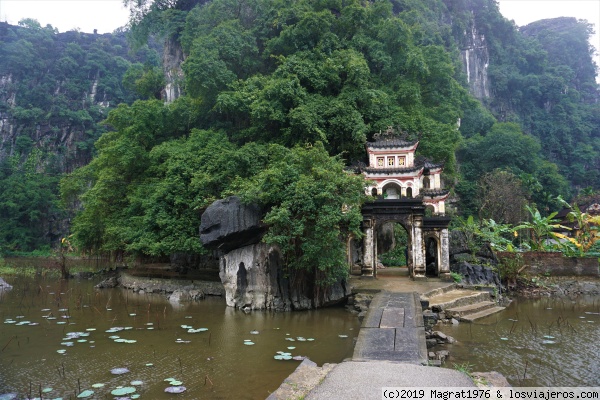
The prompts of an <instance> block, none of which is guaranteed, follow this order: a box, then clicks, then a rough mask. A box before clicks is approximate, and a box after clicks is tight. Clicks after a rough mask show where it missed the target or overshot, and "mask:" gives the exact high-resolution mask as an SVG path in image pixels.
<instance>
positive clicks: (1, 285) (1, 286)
mask: <svg viewBox="0 0 600 400" xmlns="http://www.w3.org/2000/svg"><path fill="white" fill-rule="evenodd" d="M10 289H12V286H11V285H9V284H8V283H6V281H5V280H4V279H2V278H0V292H1V291H3V290H10Z"/></svg>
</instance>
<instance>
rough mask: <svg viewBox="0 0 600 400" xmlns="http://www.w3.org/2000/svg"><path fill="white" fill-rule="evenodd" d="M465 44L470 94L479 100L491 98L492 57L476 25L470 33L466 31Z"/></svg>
mask: <svg viewBox="0 0 600 400" xmlns="http://www.w3.org/2000/svg"><path fill="white" fill-rule="evenodd" d="M464 42H465V43H464V47H463V50H462V51H461V56H462V61H463V70H464V72H465V74H466V75H467V82H468V83H469V89H470V92H471V94H472V95H473V96H475V97H476V98H478V99H479V100H483V99H487V98H489V97H490V85H489V79H488V65H489V63H490V55H489V51H488V47H487V43H486V41H485V37H484V36H483V35H482V34H480V33H479V32H478V31H477V27H476V26H475V24H474V23H472V24H471V26H470V27H469V29H468V31H465V36H464Z"/></svg>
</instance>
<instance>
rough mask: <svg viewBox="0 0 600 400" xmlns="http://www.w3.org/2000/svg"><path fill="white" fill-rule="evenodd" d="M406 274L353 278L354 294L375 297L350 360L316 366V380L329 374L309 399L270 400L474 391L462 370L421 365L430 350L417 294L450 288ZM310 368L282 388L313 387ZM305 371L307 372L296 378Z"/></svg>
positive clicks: (281, 395)
mask: <svg viewBox="0 0 600 400" xmlns="http://www.w3.org/2000/svg"><path fill="white" fill-rule="evenodd" d="M402 275H404V273H403V270H402V269H397V268H394V269H389V270H384V271H382V273H381V274H380V275H378V278H377V279H372V278H371V279H361V278H360V277H357V278H351V284H352V286H354V292H355V293H356V292H365V293H366V292H371V293H377V294H375V296H374V297H373V300H372V302H371V305H370V306H369V311H368V312H367V315H366V316H365V319H364V320H363V323H362V326H361V329H360V332H359V334H358V338H357V342H356V346H355V348H354V355H353V357H352V360H350V361H344V362H342V363H340V364H337V365H335V366H334V367H333V369H331V370H329V368H330V366H329V365H328V364H325V365H324V366H323V367H322V368H319V367H317V366H316V365H315V366H314V367H312V368H313V369H314V371H315V372H313V373H316V374H317V380H321V378H322V374H324V373H326V374H327V375H326V377H325V379H323V380H322V382H321V383H320V384H318V385H317V386H315V387H314V388H313V389H312V390H310V391H309V392H308V394H306V395H305V393H306V391H305V390H302V391H289V392H276V393H274V394H273V395H272V396H270V397H269V399H300V398H304V399H306V400H321V399H322V400H331V399H334V400H337V399H344V400H346V399H348V400H353V399H356V400H359V399H360V400H370V399H377V400H380V399H382V388H383V387H473V386H475V385H474V384H473V381H472V380H471V379H470V378H469V377H467V376H466V375H465V374H463V373H461V372H459V371H456V370H452V369H447V368H438V367H428V366H423V365H422V364H424V363H426V362H427V347H426V345H425V330H424V328H423V314H422V313H421V304H420V299H419V293H425V292H427V291H429V290H432V289H435V288H438V287H443V286H447V285H449V284H450V283H448V282H439V281H433V282H413V281H411V280H410V279H408V278H402V277H401V276H402ZM310 363H311V362H310V361H309V360H305V361H304V362H303V363H302V364H301V365H300V367H299V368H298V370H297V372H296V373H294V374H292V375H290V377H289V378H288V379H286V382H284V384H282V387H286V388H288V389H289V388H296V387H298V386H302V385H303V384H304V383H309V382H310V381H311V379H310V376H311V372H310V368H311V367H310V366H309V365H308V364H310ZM303 364H307V365H304V366H303ZM313 364H314V363H313ZM325 367H327V368H326V371H323V369H325ZM302 368H304V369H305V370H306V371H305V372H306V373H303V371H300V372H299V373H298V371H299V370H302ZM327 371H328V372H327ZM319 374H321V375H319ZM291 393H295V394H291Z"/></svg>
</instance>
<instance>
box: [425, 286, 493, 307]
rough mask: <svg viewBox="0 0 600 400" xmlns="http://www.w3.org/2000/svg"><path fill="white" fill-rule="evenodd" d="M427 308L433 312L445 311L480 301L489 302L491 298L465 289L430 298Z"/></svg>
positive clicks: (488, 295) (486, 293)
mask: <svg viewBox="0 0 600 400" xmlns="http://www.w3.org/2000/svg"><path fill="white" fill-rule="evenodd" d="M428 300H429V308H431V309H432V310H434V311H445V310H447V309H449V308H456V307H461V306H466V305H469V304H475V303H479V302H482V301H490V300H491V296H490V294H489V293H488V292H480V291H475V290H467V289H456V290H451V291H448V292H445V293H443V294H439V295H437V296H434V297H431V298H429V299H428Z"/></svg>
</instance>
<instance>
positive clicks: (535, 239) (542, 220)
mask: <svg viewBox="0 0 600 400" xmlns="http://www.w3.org/2000/svg"><path fill="white" fill-rule="evenodd" d="M525 208H526V209H527V211H529V214H530V215H531V221H527V222H523V223H522V224H520V225H517V226H515V227H514V228H513V231H515V232H516V231H518V230H520V229H527V230H528V231H529V232H530V234H531V248H532V250H545V248H546V247H545V246H544V240H545V239H548V238H551V239H559V240H560V239H563V238H565V237H566V236H565V235H563V234H560V233H557V232H555V230H556V229H559V228H562V229H566V230H570V229H571V228H569V227H567V226H564V225H561V224H560V221H559V220H558V219H555V218H554V217H556V215H557V214H558V212H553V213H551V214H550V215H548V216H546V217H542V215H541V214H540V212H539V211H538V209H537V208H536V207H529V206H528V205H527V206H525Z"/></svg>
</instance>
